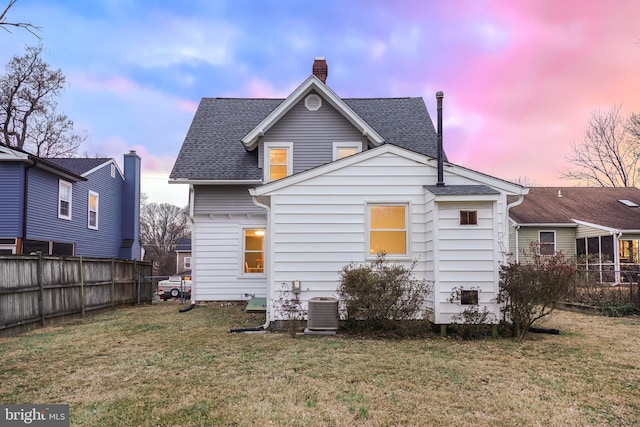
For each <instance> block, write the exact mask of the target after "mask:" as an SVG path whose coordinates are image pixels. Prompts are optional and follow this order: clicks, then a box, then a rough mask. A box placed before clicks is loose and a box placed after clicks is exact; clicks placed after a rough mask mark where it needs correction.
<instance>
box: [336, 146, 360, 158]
mask: <svg viewBox="0 0 640 427" xmlns="http://www.w3.org/2000/svg"><path fill="white" fill-rule="evenodd" d="M341 148H355V149H356V154H357V153H360V152H362V142H334V143H333V161H336V160H339V159H338V150H339V149H341Z"/></svg>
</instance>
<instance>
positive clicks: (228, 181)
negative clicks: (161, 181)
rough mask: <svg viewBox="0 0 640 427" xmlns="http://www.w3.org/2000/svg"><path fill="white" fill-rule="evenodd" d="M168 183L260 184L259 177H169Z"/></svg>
mask: <svg viewBox="0 0 640 427" xmlns="http://www.w3.org/2000/svg"><path fill="white" fill-rule="evenodd" d="M169 184H189V185H242V184H249V185H254V184H258V185H259V184H262V180H260V179H188V178H178V179H169Z"/></svg>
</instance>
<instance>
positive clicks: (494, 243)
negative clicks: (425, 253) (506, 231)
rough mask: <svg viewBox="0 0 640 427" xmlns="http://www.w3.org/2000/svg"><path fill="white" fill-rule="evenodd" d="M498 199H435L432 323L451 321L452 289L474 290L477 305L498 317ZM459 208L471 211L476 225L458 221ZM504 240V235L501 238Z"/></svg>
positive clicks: (453, 307) (454, 309) (453, 309)
mask: <svg viewBox="0 0 640 427" xmlns="http://www.w3.org/2000/svg"><path fill="white" fill-rule="evenodd" d="M497 207H498V202H491V201H481V202H436V203H435V227H436V236H435V242H434V247H435V250H434V254H433V255H434V258H435V269H436V271H435V276H436V282H437V284H438V286H437V290H436V293H435V306H436V310H435V319H434V320H435V322H436V323H439V324H442V323H451V322H452V321H453V316H455V315H457V314H458V313H459V312H460V307H459V306H458V305H457V304H455V303H451V302H450V301H449V300H450V298H451V293H452V291H453V289H454V288H458V289H460V288H462V289H465V290H471V289H475V290H477V291H478V304H479V305H480V308H481V310H482V308H483V307H486V308H487V309H488V310H489V311H490V312H492V313H493V314H494V316H495V317H494V319H493V321H495V322H497V321H498V320H499V319H500V309H499V307H498V305H497V304H496V303H495V297H496V293H497V291H498V268H499V264H498V261H499V259H500V250H499V245H498V230H500V229H501V228H500V227H502V225H501V224H499V223H498V221H497V217H498V215H497V210H498V209H497ZM460 211H475V212H476V214H477V225H474V226H472V227H470V226H469V225H461V224H460ZM505 240H506V237H505Z"/></svg>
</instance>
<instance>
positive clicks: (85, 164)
mask: <svg viewBox="0 0 640 427" xmlns="http://www.w3.org/2000/svg"><path fill="white" fill-rule="evenodd" d="M45 160H47V161H48V162H50V163H53V164H54V165H57V166H60V167H61V168H65V169H67V170H69V171H71V172H73V173H75V174H78V175H82V174H83V173H85V172H88V171H90V170H91V169H93V168H95V167H97V166H100V165H102V164H104V163H106V162H108V161H109V160H111V159H106V158H105V159H100V158H54V159H45Z"/></svg>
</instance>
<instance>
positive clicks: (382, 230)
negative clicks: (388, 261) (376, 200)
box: [369, 204, 408, 255]
mask: <svg viewBox="0 0 640 427" xmlns="http://www.w3.org/2000/svg"><path fill="white" fill-rule="evenodd" d="M407 215H408V205H406V204H402V205H392V204H389V205H387V204H384V205H383V204H376V205H369V254H370V255H375V254H378V253H380V252H384V253H385V254H388V255H407V254H408V238H407V237H408V229H407V224H408V218H407Z"/></svg>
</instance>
